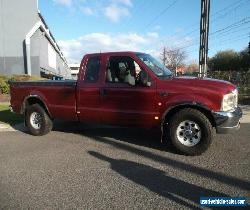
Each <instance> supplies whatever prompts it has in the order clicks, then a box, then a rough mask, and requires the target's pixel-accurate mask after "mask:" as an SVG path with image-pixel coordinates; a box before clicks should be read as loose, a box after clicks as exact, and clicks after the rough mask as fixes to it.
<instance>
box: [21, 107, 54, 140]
mask: <svg viewBox="0 0 250 210" xmlns="http://www.w3.org/2000/svg"><path fill="white" fill-rule="evenodd" d="M25 122H26V125H27V127H28V129H29V131H30V133H31V134H32V135H34V136H43V135H46V134H47V133H49V132H50V131H51V130H52V127H53V122H52V120H51V119H50V117H49V116H48V114H47V113H46V111H45V110H44V108H43V107H41V106H40V105H39V104H33V105H31V106H28V107H27V109H26V113H25Z"/></svg>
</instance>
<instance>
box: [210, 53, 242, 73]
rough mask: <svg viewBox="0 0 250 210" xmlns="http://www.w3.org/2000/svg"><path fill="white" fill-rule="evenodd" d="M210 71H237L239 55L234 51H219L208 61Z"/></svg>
mask: <svg viewBox="0 0 250 210" xmlns="http://www.w3.org/2000/svg"><path fill="white" fill-rule="evenodd" d="M208 66H209V69H210V70H212V71H237V70H239V67H240V58H239V54H238V53H237V52H235V51H234V50H225V51H219V52H218V53H216V54H215V56H214V57H212V58H210V59H209V60H208Z"/></svg>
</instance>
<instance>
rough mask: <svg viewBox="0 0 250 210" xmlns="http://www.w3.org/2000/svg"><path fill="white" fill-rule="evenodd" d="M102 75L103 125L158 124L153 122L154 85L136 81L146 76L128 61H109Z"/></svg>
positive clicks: (155, 114) (131, 61) (148, 125)
mask: <svg viewBox="0 0 250 210" xmlns="http://www.w3.org/2000/svg"><path fill="white" fill-rule="evenodd" d="M105 72H106V74H105V77H106V78H105V82H104V83H103V86H102V87H101V89H100V96H101V98H100V100H101V120H102V122H103V123H108V124H119V125H136V126H144V127H145V126H146V127H152V126H156V125H157V124H159V120H156V119H155V116H157V114H158V113H157V111H156V109H155V104H154V102H155V97H156V84H154V82H153V81H148V82H149V83H148V85H142V84H140V82H139V81H138V77H139V76H140V75H145V74H147V73H146V72H145V71H144V70H143V69H142V68H140V66H139V65H138V64H137V63H136V62H135V61H134V60H133V59H132V58H131V57H128V56H111V57H109V61H108V64H107V67H106V70H105ZM136 77H137V79H136ZM148 79H149V78H148ZM149 80H150V79H149Z"/></svg>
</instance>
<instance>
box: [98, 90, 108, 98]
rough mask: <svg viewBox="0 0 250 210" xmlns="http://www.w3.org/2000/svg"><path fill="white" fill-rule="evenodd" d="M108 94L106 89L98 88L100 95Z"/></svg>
mask: <svg viewBox="0 0 250 210" xmlns="http://www.w3.org/2000/svg"><path fill="white" fill-rule="evenodd" d="M107 95H108V92H107V90H106V89H100V96H102V97H105V96H107Z"/></svg>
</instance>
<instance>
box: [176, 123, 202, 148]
mask: <svg viewBox="0 0 250 210" xmlns="http://www.w3.org/2000/svg"><path fill="white" fill-rule="evenodd" d="M176 136H177V139H178V141H179V142H180V143H181V144H183V145H185V146H188V147H192V146H195V145H196V144H198V143H199V141H200V140H201V129H200V126H199V125H198V124H197V123H196V122H193V121H190V120H185V121H183V122H181V123H180V124H179V125H178V127H177V130H176Z"/></svg>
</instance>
